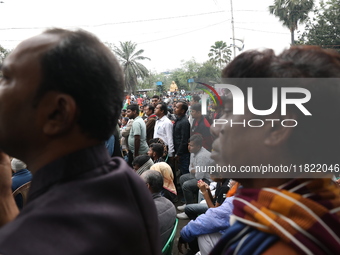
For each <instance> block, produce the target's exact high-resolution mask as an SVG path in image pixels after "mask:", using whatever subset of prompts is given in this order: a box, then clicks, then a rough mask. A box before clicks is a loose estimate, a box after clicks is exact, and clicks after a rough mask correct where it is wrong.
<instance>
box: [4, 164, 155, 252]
mask: <svg viewBox="0 0 340 255" xmlns="http://www.w3.org/2000/svg"><path fill="white" fill-rule="evenodd" d="M154 208H155V206H154V202H153V200H152V198H151V196H150V194H149V191H148V190H147V189H146V187H145V184H144V182H143V181H142V180H141V178H140V177H139V176H138V175H136V174H135V173H134V172H133V170H132V169H131V168H130V167H129V166H128V165H127V164H126V163H125V162H124V161H123V159H120V158H113V159H112V160H111V161H110V162H107V163H105V164H103V165H102V166H100V167H98V168H96V169H95V170H93V171H89V172H86V173H85V174H82V175H81V176H79V177H77V178H73V179H72V180H68V181H65V182H60V183H58V184H55V185H53V186H51V187H50V188H49V189H48V191H46V192H45V193H43V194H42V195H39V196H38V197H36V198H34V199H31V201H30V198H29V201H28V203H27V204H26V206H25V208H24V210H23V211H22V212H21V213H20V214H19V216H18V217H17V219H15V220H14V221H13V222H11V223H9V224H7V225H6V226H4V227H3V228H1V229H0V250H1V251H3V252H5V251H6V252H7V254H24V253H20V252H23V250H24V249H28V250H30V251H35V252H37V253H38V248H37V247H40V248H41V249H42V247H45V248H44V249H46V250H45V251H44V252H45V253H46V254H80V253H75V252H74V251H75V250H78V249H79V250H81V249H84V248H86V247H87V249H89V250H91V249H94V248H95V249H97V252H98V254H108V251H111V252H113V251H114V250H115V249H117V251H118V253H120V254H122V253H123V252H124V249H127V250H128V251H129V252H131V253H130V254H136V253H138V251H137V249H136V250H135V251H133V249H132V248H129V247H126V246H125V245H122V243H123V242H124V241H123V239H122V237H123V236H130V237H132V238H133V240H135V239H138V235H139V234H138V235H135V236H134V234H133V233H131V232H132V231H131V230H134V231H136V232H139V233H143V236H144V235H145V237H143V239H144V241H143V242H149V241H150V239H149V238H155V239H157V237H156V236H155V234H156V233H158V232H157V231H158V227H157V224H156V225H154V224H153V223H152V222H154V218H155V217H157V214H156V210H155V209H154ZM145 222H147V223H145ZM141 223H142V224H141ZM145 225H149V226H151V229H146V228H144V227H143V226H145ZM98 229H101V230H102V231H103V236H102V237H101V238H100V239H98V237H96V234H95V233H97V230H98ZM147 232H148V233H149V234H147ZM28 233H29V234H28ZM84 233H86V238H85V239H84V240H82V238H84ZM117 233H119V234H118V235H117ZM30 236H32V238H31V237H30ZM60 236H62V237H63V240H72V242H74V243H77V244H78V245H79V247H68V245H67V244H66V242H63V241H60V244H58V247H55V245H54V243H53V241H52V240H59V239H60ZM107 236H108V237H109V238H107ZM10 239H13V240H18V239H19V240H25V244H27V246H26V248H25V245H24V244H23V246H22V248H20V247H15V245H14V243H13V242H8V240H10ZM148 239H149V240H148ZM36 240H39V242H38V243H37V242H36ZM110 240H111V241H110ZM32 242H33V243H32ZM152 242H153V241H152ZM29 243H32V244H30V245H28V244H29ZM85 243H87V244H85ZM59 245H60V246H59ZM139 245H140V246H143V244H141V243H139ZM53 249H55V251H54V252H51V251H50V250H53ZM149 249H150V247H147V246H145V245H144V251H145V252H150V251H149ZM70 250H72V251H73V252H69V253H68V251H70ZM58 251H59V253H58ZM101 252H102V253H101ZM125 252H126V251H125ZM134 252H136V253H134ZM37 253H34V252H32V253H30V254H37ZM86 254H90V252H89V253H86Z"/></svg>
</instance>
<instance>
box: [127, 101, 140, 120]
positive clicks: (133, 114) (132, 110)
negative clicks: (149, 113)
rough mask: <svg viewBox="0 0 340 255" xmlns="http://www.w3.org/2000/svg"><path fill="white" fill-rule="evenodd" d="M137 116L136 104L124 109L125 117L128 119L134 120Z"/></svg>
mask: <svg viewBox="0 0 340 255" xmlns="http://www.w3.org/2000/svg"><path fill="white" fill-rule="evenodd" d="M138 115H139V109H138V105H136V104H130V105H128V107H126V116H127V117H128V118H129V119H134V118H136V117H137V116H138Z"/></svg>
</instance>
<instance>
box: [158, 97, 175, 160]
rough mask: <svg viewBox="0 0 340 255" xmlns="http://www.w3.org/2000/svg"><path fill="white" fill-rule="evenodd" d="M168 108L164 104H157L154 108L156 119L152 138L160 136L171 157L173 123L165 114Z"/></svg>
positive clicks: (172, 151) (172, 149)
mask: <svg viewBox="0 0 340 255" xmlns="http://www.w3.org/2000/svg"><path fill="white" fill-rule="evenodd" d="M167 113H168V109H167V106H166V104H162V103H160V104H157V106H156V108H155V115H156V116H157V118H158V119H157V121H156V124H155V129H154V133H153V138H161V139H162V140H163V141H164V143H165V144H166V145H167V146H168V155H169V157H173V154H174V151H175V149H174V142H173V138H172V134H173V124H172V122H171V121H170V120H169V118H168V117H167V116H166V115H167Z"/></svg>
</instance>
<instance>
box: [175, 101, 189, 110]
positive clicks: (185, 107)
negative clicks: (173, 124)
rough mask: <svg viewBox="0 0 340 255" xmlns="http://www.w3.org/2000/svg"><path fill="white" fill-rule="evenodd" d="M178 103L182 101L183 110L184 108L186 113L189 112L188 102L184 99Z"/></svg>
mask: <svg viewBox="0 0 340 255" xmlns="http://www.w3.org/2000/svg"><path fill="white" fill-rule="evenodd" d="M178 103H180V104H181V105H182V106H181V107H182V110H184V113H186V112H187V110H188V104H187V103H186V102H184V101H179V102H177V104H178Z"/></svg>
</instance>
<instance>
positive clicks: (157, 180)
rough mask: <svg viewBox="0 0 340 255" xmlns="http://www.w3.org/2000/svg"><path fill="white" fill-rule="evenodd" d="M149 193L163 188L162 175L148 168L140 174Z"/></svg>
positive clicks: (157, 191)
mask: <svg viewBox="0 0 340 255" xmlns="http://www.w3.org/2000/svg"><path fill="white" fill-rule="evenodd" d="M140 177H141V178H142V179H143V180H144V181H145V184H146V185H147V187H148V189H149V190H150V192H151V193H159V192H161V191H162V190H163V176H162V174H161V173H160V172H158V171H156V170H148V171H145V172H144V173H142V175H141V176H140Z"/></svg>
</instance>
